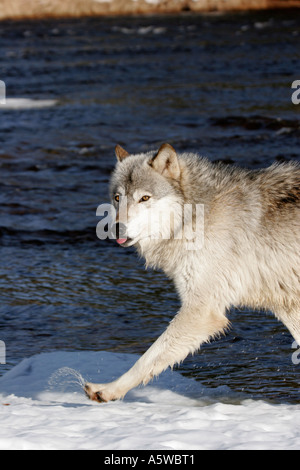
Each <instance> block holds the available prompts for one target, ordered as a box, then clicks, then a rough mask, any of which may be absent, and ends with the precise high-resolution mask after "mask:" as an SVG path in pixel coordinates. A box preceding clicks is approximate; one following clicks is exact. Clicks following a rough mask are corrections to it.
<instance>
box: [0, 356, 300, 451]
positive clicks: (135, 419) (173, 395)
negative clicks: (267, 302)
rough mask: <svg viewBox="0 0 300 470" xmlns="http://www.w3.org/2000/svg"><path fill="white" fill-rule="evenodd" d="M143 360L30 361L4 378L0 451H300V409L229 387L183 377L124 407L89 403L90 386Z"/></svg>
mask: <svg viewBox="0 0 300 470" xmlns="http://www.w3.org/2000/svg"><path fill="white" fill-rule="evenodd" d="M136 359H137V356H135V355H131V354H120V353H112V352H104V351H102V352H88V351H81V352H53V353H43V354H39V355H37V356H33V357H31V358H28V359H24V360H23V361H22V362H21V363H20V364H18V365H17V366H15V367H14V368H13V369H11V370H10V371H9V372H7V373H6V374H5V375H3V377H1V378H0V420H1V428H0V449H1V450H4V449H10V450H11V449H58V450H60V449H68V450H71V449H78V450H79V449H103V450H119V451H120V450H139V449H143V450H189V451H191V450H198V449H299V448H300V405H288V404H282V405H274V404H270V403H267V402H264V401H255V400H246V401H241V400H239V399H236V401H235V400H234V399H233V398H232V393H231V392H230V390H228V388H227V387H219V388H218V389H217V390H212V389H207V388H204V387H203V386H201V384H200V383H199V382H196V381H194V380H193V379H188V378H184V377H182V376H181V374H180V373H179V372H178V371H173V372H172V371H170V370H168V371H166V372H165V373H164V374H162V375H161V377H160V378H159V379H158V380H155V381H154V382H153V383H152V384H150V385H148V386H147V387H143V388H137V389H135V390H132V391H131V392H129V393H128V395H127V396H126V397H125V399H124V400H123V401H117V402H111V403H104V404H99V403H96V402H91V401H89V400H88V399H87V397H86V396H85V394H84V393H83V391H82V383H83V382H84V381H85V380H91V381H96V382H101V381H102V382H106V381H110V380H112V379H113V378H115V377H117V376H118V375H119V374H121V373H123V372H125V371H126V370H127V369H128V368H129V367H130V366H131V365H132V364H133V363H134V362H135V360H136ZM229 396H230V397H231V398H230V400H231V403H228V401H229ZM226 398H227V403H226Z"/></svg>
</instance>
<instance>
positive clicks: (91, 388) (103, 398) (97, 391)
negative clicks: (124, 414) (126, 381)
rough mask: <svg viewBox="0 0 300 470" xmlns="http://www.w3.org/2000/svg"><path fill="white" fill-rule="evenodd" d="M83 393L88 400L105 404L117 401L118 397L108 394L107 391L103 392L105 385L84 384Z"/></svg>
mask: <svg viewBox="0 0 300 470" xmlns="http://www.w3.org/2000/svg"><path fill="white" fill-rule="evenodd" d="M84 391H85V393H86V395H87V396H88V398H89V399H90V400H93V401H97V402H98V403H106V402H108V401H114V400H117V399H118V397H116V396H114V395H113V394H112V393H109V391H108V390H105V385H97V384H91V383H86V384H85V385H84Z"/></svg>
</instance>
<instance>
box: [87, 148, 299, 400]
mask: <svg viewBox="0 0 300 470" xmlns="http://www.w3.org/2000/svg"><path fill="white" fill-rule="evenodd" d="M115 153H116V156H117V160H118V161H117V165H116V168H115V170H114V172H113V174H112V178H111V186H110V191H111V198H112V201H113V204H114V207H115V210H116V232H117V236H116V238H117V242H118V243H119V244H120V245H121V246H123V247H128V246H132V245H134V246H135V247H136V248H137V251H138V253H139V254H140V255H142V256H143V257H144V258H145V261H146V265H147V266H152V267H154V268H160V269H162V270H163V271H164V272H165V273H166V275H167V276H168V277H169V278H170V279H171V280H173V282H174V283H175V286H176V288H177V291H178V294H179V297H180V300H181V308H180V310H179V312H178V313H177V314H176V315H175V317H174V318H173V320H172V321H171V322H170V323H169V325H168V327H167V328H166V330H165V331H164V333H162V335H161V336H160V337H159V338H158V339H157V340H156V341H155V342H154V343H153V345H152V346H151V347H150V348H149V349H148V350H147V351H146V352H145V353H144V354H143V355H142V356H141V357H140V359H139V360H138V361H137V362H136V363H135V364H134V365H133V367H132V368H131V369H130V370H129V371H128V372H126V373H125V374H124V375H122V376H121V377H120V378H118V379H117V380H115V381H113V382H111V383H107V384H92V383H86V384H85V392H86V394H87V395H88V397H89V398H91V399H92V400H95V401H98V402H107V401H110V400H117V399H121V398H123V397H124V396H125V394H126V393H127V392H128V391H129V390H131V389H132V388H134V387H136V386H138V385H139V384H144V385H146V384H147V383H148V382H149V381H150V380H151V379H152V378H153V377H155V376H158V375H159V374H160V373H161V372H162V371H164V370H165V369H167V368H168V367H173V366H174V365H175V364H177V363H180V362H181V361H183V360H184V359H185V358H186V356H187V355H188V354H191V353H195V352H196V351H197V350H198V349H199V348H200V346H201V344H202V343H204V342H207V341H209V340H211V339H213V338H215V337H216V336H218V335H220V334H222V333H224V332H226V330H227V329H228V327H229V326H230V323H229V320H228V318H227V312H228V311H229V309H230V308H231V307H232V306H236V307H239V306H248V307H251V308H254V309H259V310H268V311H272V312H273V313H274V314H275V316H276V317H277V318H278V319H279V320H281V321H282V322H283V323H284V325H285V326H286V327H287V329H288V330H289V331H290V333H291V334H292V336H293V337H294V339H295V340H296V341H297V343H298V344H299V345H300V165H299V163H296V162H290V163H281V164H273V165H272V166H270V167H269V168H266V169H262V170H247V169H242V168H238V167H235V166H229V165H225V164H222V163H217V164H216V163H212V162H210V161H209V160H207V159H205V158H202V157H200V156H198V154H192V153H181V154H179V153H177V152H176V151H175V149H174V148H173V147H172V146H171V145H169V144H163V145H162V146H161V147H160V148H159V150H158V151H151V152H147V153H140V154H137V155H133V154H129V153H128V152H127V151H126V150H124V149H123V148H122V147H121V146H117V147H116V149H115ZM123 199H126V207H124V204H122V200H123ZM186 205H188V206H189V207H190V206H195V205H200V206H201V207H203V211H202V219H203V220H202V223H201V224H200V230H201V232H203V233H202V236H201V237H199V240H200V243H199V246H198V245H197V243H195V244H194V245H193V246H192V249H190V246H189V245H188V242H190V239H189V240H187V237H186V233H187V230H186V227H185V226H184V224H183V220H182V219H183V216H184V211H183V209H184V207H185V206H186ZM180 209H182V210H180ZM192 212H193V211H192ZM153 213H154V214H160V215H162V217H160V220H161V223H160V224H159V223H157V220H156V223H153V224H150V228H149V220H151V217H150V218H149V214H153ZM121 214H123V215H121ZM170 214H171V216H170V219H171V220H170V221H169V223H167V224H166V220H167V219H168V217H169V215H170ZM154 219H155V217H154ZM165 225H168V230H167V232H168V234H167V235H168V236H165V234H164V230H165ZM188 225H189V226H190V229H191V230H190V232H191V233H193V231H195V227H196V223H195V211H194V212H193V214H192V215H191V217H190V218H189V221H188ZM179 235H180V236H179ZM196 235H197V234H196ZM189 238H190V237H189ZM258 327H259V326H258Z"/></svg>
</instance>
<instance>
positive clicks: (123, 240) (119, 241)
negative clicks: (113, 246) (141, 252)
mask: <svg viewBox="0 0 300 470" xmlns="http://www.w3.org/2000/svg"><path fill="white" fill-rule="evenodd" d="M126 240H127V238H117V243H119V245H122V243H125V242H126Z"/></svg>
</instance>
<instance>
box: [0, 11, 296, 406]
mask: <svg viewBox="0 0 300 470" xmlns="http://www.w3.org/2000/svg"><path fill="white" fill-rule="evenodd" d="M299 44H300V15H299V12H298V11H297V12H294V11H291V10H289V11H286V12H280V11H277V12H261V13H251V14H246V13H243V14H237V15H203V16H197V15H190V14H186V15H181V16H161V17H155V16H154V17H143V18H141V17H134V18H103V19H97V18H91V19H75V20H56V21H54V20H51V21H50V20H48V21H38V22H22V21H21V22H5V23H1V24H0V45H1V56H0V79H1V80H3V81H4V82H5V84H6V95H7V104H6V105H3V106H2V107H1V109H0V142H1V147H0V204H1V206H0V207H1V214H0V256H1V265H0V300H1V302H0V339H1V340H2V341H5V344H6V364H5V365H0V374H3V373H4V372H5V371H6V370H9V369H10V368H11V367H12V366H14V365H15V364H17V363H18V362H20V361H21V360H22V359H23V358H25V357H29V356H32V355H34V354H38V353H40V352H45V351H54V350H68V351H80V350H109V351H119V352H129V353H130V352H132V353H142V352H144V351H145V350H146V348H147V347H149V346H150V344H151V343H152V342H153V341H154V340H155V338H156V337H157V336H158V335H159V334H160V333H161V332H162V331H163V330H164V329H165V327H166V326H167V324H168V322H169V321H170V320H171V318H172V317H173V316H174V314H175V312H176V311H177V310H178V308H179V302H178V298H177V296H176V292H175V290H174V287H173V286H172V285H171V284H170V282H169V281H168V280H167V279H166V278H165V276H164V275H163V274H162V273H161V272H154V271H145V270H144V266H143V262H142V261H141V260H139V259H138V258H137V256H136V255H135V253H134V250H133V249H132V248H129V249H122V248H121V247H119V246H117V245H116V243H114V242H113V241H100V240H98V239H97V237H96V232H95V228H96V225H97V222H98V220H97V217H96V209H97V207H98V205H99V204H101V203H102V202H107V201H108V194H107V186H108V181H109V176H110V173H111V171H112V169H113V167H114V164H115V157H114V151H113V149H114V146H115V144H116V143H119V144H121V145H123V146H124V147H126V148H127V149H128V150H129V151H131V152H134V151H144V150H148V149H153V148H157V147H158V146H159V145H160V144H161V143H162V142H169V143H171V144H172V145H173V146H174V147H175V148H176V149H177V150H178V151H181V150H190V151H194V152H199V153H200V154H201V155H205V156H207V157H208V158H209V159H210V160H212V161H217V160H223V161H224V162H225V163H227V164H229V165H230V164H238V165H241V166H244V167H245V166H246V167H249V168H260V167H263V166H266V165H269V164H271V163H272V162H274V161H284V160H299V159H300V158H299V157H300V152H299V139H300V124H299V122H300V115H299V110H300V105H299V106H296V105H294V104H292V102H291V95H292V90H291V84H292V82H293V81H294V80H296V79H300V76H299V58H300V57H299V56H300V48H299ZM297 74H298V75H297ZM229 318H230V320H231V322H232V328H231V330H230V331H229V332H228V334H227V335H226V336H225V337H223V338H220V339H219V340H216V341H214V342H212V343H211V344H208V345H205V346H203V348H202V350H201V352H200V353H199V354H196V355H194V356H193V357H189V358H188V359H187V360H186V361H185V362H184V363H183V364H182V365H181V366H180V369H179V370H180V371H181V372H182V373H183V374H184V375H186V376H188V377H193V378H194V379H196V380H199V381H200V382H201V383H202V384H204V385H206V386H207V387H211V388H215V387H219V386H220V385H224V386H226V387H225V389H226V390H227V392H226V393H225V392H224V393H225V395H226V394H228V390H229V391H230V392H229V394H230V393H231V392H232V393H233V394H234V393H237V394H240V395H242V396H243V397H244V398H247V397H248V398H256V399H266V400H271V401H275V402H278V403H280V402H291V403H296V402H299V377H300V369H299V367H300V365H297V364H293V361H292V357H293V356H292V353H293V350H292V342H293V340H292V338H291V336H290V334H289V333H288V332H287V330H286V329H285V327H284V326H283V325H281V324H280V323H278V322H277V321H276V320H275V319H274V317H273V316H272V315H271V314H265V313H260V312H253V311H251V310H245V311H242V312H241V311H239V310H236V309H233V310H232V311H231V312H230V314H229ZM294 362H295V361H294ZM62 366H63V364H62ZM107 366H108V367H109V364H108V365H107ZM225 389H224V390H225Z"/></svg>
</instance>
